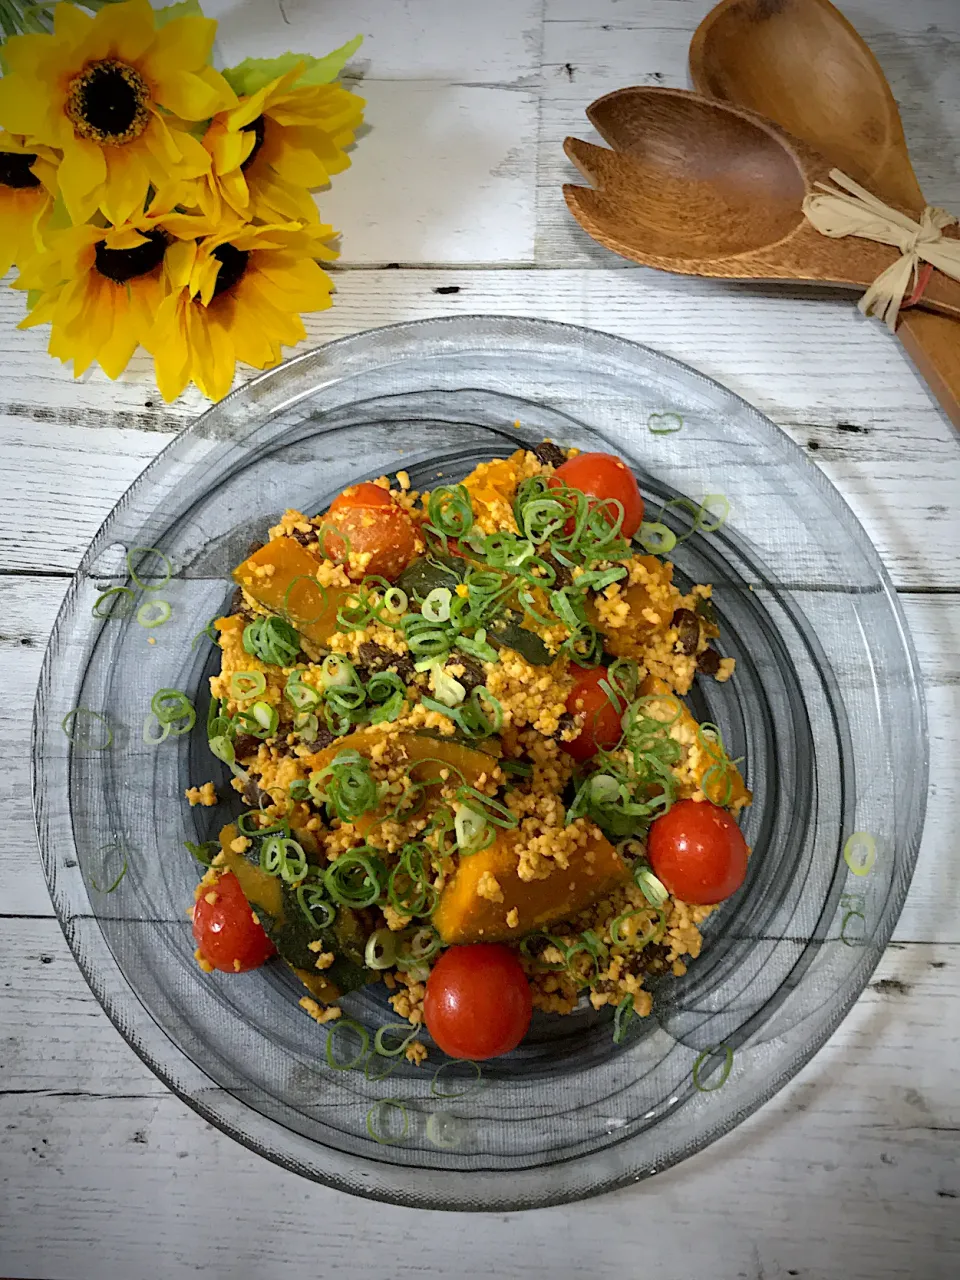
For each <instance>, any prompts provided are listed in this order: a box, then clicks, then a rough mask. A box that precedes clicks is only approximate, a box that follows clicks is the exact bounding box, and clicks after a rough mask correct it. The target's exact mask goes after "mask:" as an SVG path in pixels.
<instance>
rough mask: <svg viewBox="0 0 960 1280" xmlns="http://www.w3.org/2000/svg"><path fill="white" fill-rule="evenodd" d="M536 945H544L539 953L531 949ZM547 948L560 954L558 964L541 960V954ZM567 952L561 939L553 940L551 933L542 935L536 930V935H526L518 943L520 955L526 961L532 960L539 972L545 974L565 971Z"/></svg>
mask: <svg viewBox="0 0 960 1280" xmlns="http://www.w3.org/2000/svg"><path fill="white" fill-rule="evenodd" d="M538 943H542V944H545V945H543V946H541V948H540V951H534V950H533V947H534V945H535V944H538ZM547 947H555V948H556V950H557V951H559V952H560V956H561V959H560V960H559V962H558V961H556V960H544V959H543V958H542V952H543V951H546V949H547ZM568 951H569V948H568V947H567V944H566V943H565V942H564V941H563V940H562V939H561V938H555V937H554V936H553V934H552V933H544V932H543V931H542V930H537V932H536V933H528V934H527V936H526V937H525V938H523V939H522V940H521V942H520V954H521V955H522V956H525V957H526V959H527V960H532V961H533V963H534V964H536V965H537V966H539V968H540V969H541V971H545V972H547V973H559V972H560V971H561V970H562V969H566V967H567V955H568Z"/></svg>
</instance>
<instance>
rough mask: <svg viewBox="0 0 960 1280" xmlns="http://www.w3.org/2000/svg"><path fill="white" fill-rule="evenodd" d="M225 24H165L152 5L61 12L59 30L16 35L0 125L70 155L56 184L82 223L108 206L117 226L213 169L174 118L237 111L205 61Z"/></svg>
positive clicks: (9, 48) (2, 83)
mask: <svg viewBox="0 0 960 1280" xmlns="http://www.w3.org/2000/svg"><path fill="white" fill-rule="evenodd" d="M216 29H217V24H216V22H214V21H212V20H210V19H207V18H201V17H184V18H175V19H173V20H172V21H171V22H168V23H167V24H166V25H165V26H162V27H160V28H159V29H157V28H156V27H155V25H154V14H153V10H152V9H151V7H150V4H149V0H125V3H121V4H111V5H107V6H105V7H104V8H102V9H101V10H100V12H99V13H97V14H96V15H95V16H93V17H91V16H90V15H88V14H85V13H83V12H81V10H80V9H78V8H77V7H76V6H75V5H72V4H67V3H61V4H58V5H57V6H56V8H55V10H54V29H53V33H52V34H50V35H47V34H42V35H23V36H15V37H13V38H12V39H10V40H8V41H7V43H6V44H5V46H4V54H5V57H6V59H7V62H8V64H9V67H10V73H9V74H7V75H5V76H4V77H3V79H2V80H0V125H2V126H3V127H4V128H6V129H9V130H10V131H11V132H13V133H21V134H27V135H28V136H29V137H30V138H31V139H32V140H36V141H37V142H39V143H42V144H44V145H46V146H50V147H57V148H58V149H59V150H61V151H62V152H63V160H62V162H61V165H60V171H59V182H60V190H61V192H62V194H63V199H64V203H65V204H66V207H67V212H68V213H69V215H70V218H71V220H72V221H73V222H75V223H81V222H86V221H87V219H88V218H90V217H91V216H92V215H93V214H94V213H95V212H96V210H97V209H98V208H99V209H101V210H102V211H103V213H104V214H105V215H106V216H107V218H108V219H109V220H110V221H111V222H113V223H117V224H119V223H122V222H125V221H126V220H127V219H128V218H130V217H132V216H135V215H136V214H137V213H139V212H140V211H141V210H142V209H143V206H144V202H145V198H146V195H147V190H148V188H149V187H150V186H151V185H152V186H154V187H161V186H163V185H165V183H166V182H167V181H169V179H170V178H171V176H173V175H174V174H176V175H177V176H179V177H183V178H187V177H191V176H199V175H200V174H202V173H204V172H206V171H207V170H208V169H209V167H210V158H209V156H208V155H207V153H206V151H204V149H203V147H202V146H201V145H200V143H199V142H198V141H197V140H196V139H195V138H193V137H191V136H190V134H189V133H188V132H186V131H185V130H177V129H171V128H170V127H169V124H168V120H169V116H168V117H166V118H165V116H164V114H163V112H168V113H172V115H173V116H174V117H180V118H182V119H183V120H205V119H207V118H209V117H210V116H213V115H215V114H216V113H217V112H219V111H222V110H224V109H225V108H228V107H230V106H233V105H235V104H236V101H237V99H236V94H235V93H234V92H233V90H232V89H231V88H230V86H229V85H228V84H227V82H226V81H225V80H224V79H223V77H222V76H221V75H220V73H219V72H217V71H214V70H213V69H212V68H211V67H209V66H207V65H206V64H207V59H208V57H209V54H210V47H211V45H212V43H213V37H214V33H215V32H216Z"/></svg>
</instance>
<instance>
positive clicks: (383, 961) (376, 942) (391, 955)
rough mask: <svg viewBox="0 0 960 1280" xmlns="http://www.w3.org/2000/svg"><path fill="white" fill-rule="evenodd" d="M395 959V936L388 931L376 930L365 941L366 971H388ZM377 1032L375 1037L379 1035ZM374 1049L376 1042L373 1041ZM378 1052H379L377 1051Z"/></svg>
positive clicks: (364, 960)
mask: <svg viewBox="0 0 960 1280" xmlns="http://www.w3.org/2000/svg"><path fill="white" fill-rule="evenodd" d="M396 958H397V935H396V934H395V933H391V932H390V930H389V929H376V930H374V932H373V933H371V935H370V937H369V938H368V939H367V946H366V950H365V951H364V953H363V962H364V964H365V965H366V966H367V968H368V969H389V968H390V966H391V965H392V964H393V962H394V961H395V960H396ZM379 1034H380V1033H379V1031H378V1032H377V1035H379ZM374 1047H376V1041H374ZM378 1052H381V1050H379V1049H378Z"/></svg>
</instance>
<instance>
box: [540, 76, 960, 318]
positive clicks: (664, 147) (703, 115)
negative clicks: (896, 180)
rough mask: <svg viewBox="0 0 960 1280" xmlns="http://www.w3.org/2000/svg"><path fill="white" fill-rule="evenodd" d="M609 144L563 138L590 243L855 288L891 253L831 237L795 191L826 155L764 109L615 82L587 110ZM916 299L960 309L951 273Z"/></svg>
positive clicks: (750, 274) (754, 275) (686, 268)
mask: <svg viewBox="0 0 960 1280" xmlns="http://www.w3.org/2000/svg"><path fill="white" fill-rule="evenodd" d="M587 116H588V118H589V119H590V122H591V123H592V124H593V126H594V128H595V129H596V130H597V132H598V133H599V134H600V136H601V137H602V138H603V139H604V140H605V141H607V142H609V143H610V144H611V146H612V147H614V148H615V149H614V150H612V151H611V150H607V149H606V148H605V147H596V146H594V145H593V144H592V143H589V142H582V141H580V140H579V139H577V138H567V139H566V140H565V142H564V144H563V145H564V150H565V151H566V153H567V155H568V156H569V157H570V159H571V160H572V161H573V163H574V164H575V165H576V166H577V168H578V169H579V170H580V172H581V173H582V174H583V175H584V177H585V178H587V180H588V181H589V182H592V183H593V185H594V187H595V188H597V189H596V190H591V189H590V188H588V187H576V186H571V185H569V184H568V185H565V186H564V188H563V193H564V196H565V198H566V201H567V205H568V206H569V208H570V211H571V213H572V214H573V215H574V217H575V218H576V219H577V221H578V222H579V223H580V225H581V226H582V227H583V228H584V230H585V231H587V232H588V233H589V234H590V235H591V236H593V238H594V239H595V240H597V241H599V243H600V244H603V245H606V246H607V248H609V249H613V250H614V251H615V252H617V253H620V254H623V256H624V257H627V258H632V259H633V260H634V261H635V262H642V263H644V264H645V265H646V266H649V267H658V268H660V269H661V270H663V271H676V272H680V273H682V274H684V275H698V276H714V277H720V278H723V279H728V280H734V279H740V280H769V281H775V280H800V281H803V282H804V283H809V284H819V285H832V286H837V285H839V286H841V287H842V286H849V287H853V288H857V289H865V288H867V286H868V285H870V284H872V283H873V281H874V280H875V279H876V278H877V276H878V275H880V273H881V272H882V271H884V270H885V269H886V268H887V267H889V266H890V265H891V263H893V262H895V261H896V260H897V258H898V257H899V253H898V251H897V250H896V249H894V248H892V247H891V246H889V245H883V244H876V243H874V242H872V241H869V240H861V239H855V238H853V237H847V238H845V239H842V240H832V239H830V238H829V237H828V236H824V235H821V234H820V232H819V231H817V230H816V229H815V228H814V227H812V226H811V225H810V223H809V222H807V220H806V218H805V217H804V216H803V212H802V210H801V204H802V202H803V198H804V196H805V195H806V194H807V193H808V192H812V191H813V190H814V184H815V183H816V182H818V181H827V179H828V176H829V172H830V169H831V168H832V167H833V166H832V165H831V163H830V162H829V161H828V160H826V159H824V157H823V156H821V155H819V154H818V153H817V152H816V151H814V150H813V149H812V148H810V147H809V146H807V144H806V143H803V142H800V141H799V140H797V139H795V138H790V137H788V136H787V135H785V134H783V133H782V132H781V131H780V130H779V129H777V127H776V126H775V125H773V124H771V123H770V121H769V120H765V119H764V118H763V117H762V116H760V115H757V114H756V113H754V112H752V111H746V110H744V109H743V108H738V107H730V106H727V105H725V104H723V103H720V102H714V101H712V100H711V99H709V98H704V97H701V96H700V95H699V94H696V93H690V92H688V91H687V90H685V89H654V88H641V87H636V88H630V89H617V90H616V91H615V92H614V93H608V94H607V95H606V96H605V97H603V98H599V99H598V100H597V101H596V102H594V103H592V104H591V106H589V107H588V108H587ZM922 305H923V306H924V307H926V308H928V309H930V310H935V311H940V312H943V313H944V314H946V315H951V316H954V317H957V318H960V281H957V280H952V279H951V278H950V277H949V276H947V275H945V274H943V273H942V272H938V271H937V272H934V273H933V275H932V277H931V279H930V284H929V286H928V288H927V291H926V293H925V294H924V296H923V299H922Z"/></svg>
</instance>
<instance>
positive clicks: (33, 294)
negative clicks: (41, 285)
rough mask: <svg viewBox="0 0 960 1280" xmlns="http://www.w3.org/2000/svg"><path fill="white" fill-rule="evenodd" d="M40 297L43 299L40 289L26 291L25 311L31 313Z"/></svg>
mask: <svg viewBox="0 0 960 1280" xmlns="http://www.w3.org/2000/svg"><path fill="white" fill-rule="evenodd" d="M42 297H43V290H42V289H28V290H27V310H28V311H32V310H33V308H34V307H35V306H36V305H37V303H38V302H39V301H40V299H41V298H42Z"/></svg>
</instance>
